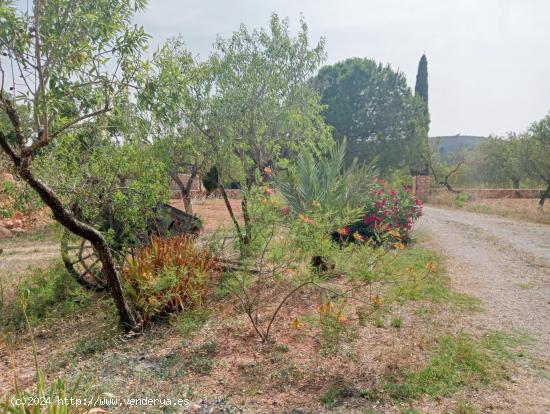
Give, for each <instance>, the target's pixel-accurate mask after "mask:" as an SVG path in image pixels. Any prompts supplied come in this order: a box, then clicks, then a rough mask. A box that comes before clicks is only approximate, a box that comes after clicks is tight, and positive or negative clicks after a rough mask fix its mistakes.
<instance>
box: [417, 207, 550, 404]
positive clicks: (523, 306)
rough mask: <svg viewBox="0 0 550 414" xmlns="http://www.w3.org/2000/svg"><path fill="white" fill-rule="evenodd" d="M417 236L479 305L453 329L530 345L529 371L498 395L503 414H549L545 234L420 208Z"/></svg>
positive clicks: (531, 227) (549, 292)
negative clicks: (518, 338)
mask: <svg viewBox="0 0 550 414" xmlns="http://www.w3.org/2000/svg"><path fill="white" fill-rule="evenodd" d="M522 201H523V200H522ZM417 229H419V230H420V231H424V232H426V233H428V234H429V237H430V239H431V240H433V241H434V242H435V243H436V245H437V246H438V248H439V249H440V250H441V251H442V252H443V253H444V254H445V255H446V256H447V257H448V268H449V274H450V276H451V280H452V285H453V289H455V290H458V291H461V292H465V293H467V294H470V295H473V296H476V297H478V298H480V299H481V300H482V303H483V307H484V309H485V311H484V312H480V313H475V314H470V315H466V316H464V317H463V318H462V319H461V320H460V321H459V323H461V324H462V325H463V326H464V327H465V328H466V329H469V330H472V329H473V330H477V331H480V332H482V333H483V332H489V331H492V330H504V331H509V332H516V333H517V332H521V333H524V334H526V335H529V336H531V337H533V338H535V343H534V344H533V345H532V346H531V349H529V352H530V354H531V355H532V357H533V359H532V361H531V364H529V366H525V367H523V368H522V370H520V371H519V372H517V373H516V377H515V378H514V379H513V381H512V385H511V386H510V387H509V388H508V389H507V390H505V392H503V393H502V394H501V395H499V398H501V400H500V403H501V404H503V407H505V408H506V409H510V410H513V411H502V412H516V413H548V412H550V381H548V378H547V377H548V372H550V323H549V321H550V226H548V225H543V224H533V223H525V222H519V221H514V220H510V219H505V218H502V217H497V216H492V215H487V214H478V213H472V212H465V211H458V210H447V209H441V208H434V207H426V209H425V216H424V217H423V218H422V219H421V221H420V223H419V224H418V227H417Z"/></svg>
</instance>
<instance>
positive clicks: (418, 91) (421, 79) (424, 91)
mask: <svg viewBox="0 0 550 414" xmlns="http://www.w3.org/2000/svg"><path fill="white" fill-rule="evenodd" d="M414 94H415V95H416V96H420V97H422V99H424V102H426V107H427V106H428V59H426V55H425V54H424V55H422V57H421V58H420V62H418V72H417V73H416V85H415V86H414Z"/></svg>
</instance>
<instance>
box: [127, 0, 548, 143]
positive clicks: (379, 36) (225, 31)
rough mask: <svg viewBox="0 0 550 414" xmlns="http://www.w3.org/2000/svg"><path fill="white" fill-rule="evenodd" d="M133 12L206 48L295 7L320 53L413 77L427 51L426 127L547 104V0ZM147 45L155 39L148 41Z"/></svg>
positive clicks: (329, 2)
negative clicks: (322, 48) (322, 44)
mask: <svg viewBox="0 0 550 414" xmlns="http://www.w3.org/2000/svg"><path fill="white" fill-rule="evenodd" d="M149 3H150V4H149V6H148V10H147V11H146V12H145V13H143V14H141V15H140V16H139V17H138V18H137V21H138V22H139V23H140V24H142V25H144V26H145V29H146V31H147V32H148V33H150V34H151V35H152V36H153V39H154V40H153V44H154V45H158V44H159V43H160V42H162V41H164V40H165V39H166V38H168V37H172V36H176V35H178V34H181V35H182V36H183V38H184V40H185V41H186V43H187V46H188V48H189V49H190V50H191V51H192V52H194V53H195V54H199V55H200V56H201V57H207V56H208V54H209V53H210V50H211V47H212V43H213V41H214V39H215V37H216V35H217V34H220V35H222V36H224V37H225V36H228V35H230V34H231V33H232V32H233V31H234V30H236V29H237V28H238V26H239V24H240V23H244V24H245V25H247V26H248V27H249V28H257V27H266V26H267V24H268V22H269V16H270V14H271V13H272V12H276V13H278V14H279V15H280V16H282V17H289V18H290V19H291V23H292V26H293V28H294V29H296V28H297V22H298V20H299V17H300V13H302V14H303V15H304V17H305V19H306V22H307V23H308V26H309V29H310V37H311V39H312V41H316V40H318V39H319V38H320V37H321V36H323V37H325V38H326V40H327V51H328V61H327V63H334V62H337V61H340V60H343V59H346V58H348V57H354V56H357V57H369V58H373V59H375V60H377V61H381V62H383V63H389V64H391V66H392V67H393V68H395V69H399V70H400V71H402V72H404V73H405V75H406V76H407V80H408V82H409V85H410V86H411V87H414V81H415V76H416V69H417V65H418V60H419V58H420V56H421V55H422V53H426V55H427V57H428V71H429V85H430V112H431V115H432V124H431V132H430V134H431V135H454V134H458V133H460V134H464V135H466V134H472V135H488V134H490V133H496V134H503V133H505V132H507V131H520V130H523V129H525V128H526V127H527V126H528V125H529V124H530V123H531V122H533V121H535V120H537V119H540V118H542V117H543V116H544V115H545V114H546V113H548V111H550V0H460V1H458V0H294V1H292V0H279V1H275V0H256V1H254V0H233V1H229V0H228V1H222V0H210V1H208V0H150V2H149ZM153 47H155V46H153Z"/></svg>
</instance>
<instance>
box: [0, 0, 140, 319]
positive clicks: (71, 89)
mask: <svg viewBox="0 0 550 414" xmlns="http://www.w3.org/2000/svg"><path fill="white" fill-rule="evenodd" d="M144 6H145V1H144V0H80V1H76V2H75V1H69V0H34V2H33V3H32V10H31V11H30V12H25V11H21V10H20V9H18V8H17V6H16V5H15V3H14V2H12V1H10V0H0V22H1V24H0V48H1V54H2V56H1V60H0V109H1V110H2V111H3V112H4V113H5V114H6V115H7V117H8V118H9V121H10V122H9V128H6V129H3V130H2V131H0V146H1V147H2V149H3V151H4V152H5V153H6V154H7V155H8V157H9V158H10V160H11V162H12V163H13V166H14V170H15V172H16V173H17V174H18V175H19V176H20V177H21V178H22V179H23V180H24V181H26V182H27V183H28V184H29V186H30V187H31V188H33V189H34V190H35V191H36V192H37V193H38V195H39V196H40V198H41V199H42V201H43V202H44V203H45V204H46V205H47V206H48V207H49V208H50V209H51V210H52V213H53V217H54V218H55V220H57V221H58V222H59V223H61V224H62V225H63V226H64V227H65V228H67V229H68V230H70V231H71V232H73V233H74V234H76V235H78V236H80V237H82V238H84V239H86V240H89V241H90V242H91V244H92V245H93V246H94V248H95V250H96V252H97V254H98V256H99V259H100V261H101V264H102V270H103V273H104V275H105V278H106V280H107V281H108V285H109V288H110V290H111V293H112V296H113V299H114V302H115V304H116V307H117V309H118V312H119V315H120V319H121V322H122V325H123V326H124V327H126V328H127V329H132V328H136V327H138V326H140V320H139V317H138V316H137V315H136V313H135V312H134V310H133V309H132V307H131V305H130V304H129V303H128V302H127V300H126V299H125V295H124V291H123V288H122V286H121V282H120V279H119V275H118V274H117V271H116V268H115V263H114V260H113V256H112V254H111V251H110V249H109V245H108V242H107V240H106V238H105V236H104V235H103V234H102V233H101V232H100V231H99V230H97V229H96V228H94V227H93V226H91V225H90V224H88V223H86V222H85V221H84V220H81V219H79V217H78V215H77V214H76V212H75V211H74V210H71V209H70V208H69V206H68V205H67V204H66V202H64V197H63V194H60V193H59V192H57V191H56V190H55V189H54V188H53V187H52V183H48V182H47V181H46V180H45V179H43V178H41V177H39V176H38V175H37V174H36V172H35V169H34V166H33V164H34V160H35V158H36V157H38V156H40V154H41V153H43V152H45V151H47V148H48V147H49V146H51V145H53V144H55V143H56V141H59V140H61V139H63V138H64V137H66V136H67V135H68V134H70V133H72V132H74V131H75V130H79V129H82V128H86V127H89V126H90V125H93V124H94V123H95V122H97V121H98V119H101V118H102V117H103V116H105V114H107V113H109V112H110V111H111V110H112V109H113V104H114V102H115V100H116V99H117V97H118V96H119V95H120V94H124V95H125V94H127V90H128V87H130V86H131V85H132V82H133V78H134V73H135V72H136V70H137V67H138V65H139V54H140V51H141V50H142V49H143V48H144V47H145V44H146V40H147V36H146V34H145V33H144V31H143V29H142V28H140V27H138V26H135V25H134V24H133V23H132V17H133V14H134V12H135V11H136V10H140V9H142V8H143V7H144ZM20 106H26V107H27V108H29V111H30V116H29V117H28V119H25V118H24V117H23V116H22V114H21V111H20V110H19V107H20Z"/></svg>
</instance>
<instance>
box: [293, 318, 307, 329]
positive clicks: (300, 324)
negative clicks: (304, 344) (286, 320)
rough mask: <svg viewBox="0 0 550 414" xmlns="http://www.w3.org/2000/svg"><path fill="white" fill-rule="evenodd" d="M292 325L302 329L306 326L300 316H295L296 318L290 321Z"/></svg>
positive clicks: (294, 327)
mask: <svg viewBox="0 0 550 414" xmlns="http://www.w3.org/2000/svg"><path fill="white" fill-rule="evenodd" d="M290 327H291V328H292V329H302V328H303V327H304V324H303V323H302V322H300V320H299V319H298V318H294V320H293V321H292V322H291V323H290Z"/></svg>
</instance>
